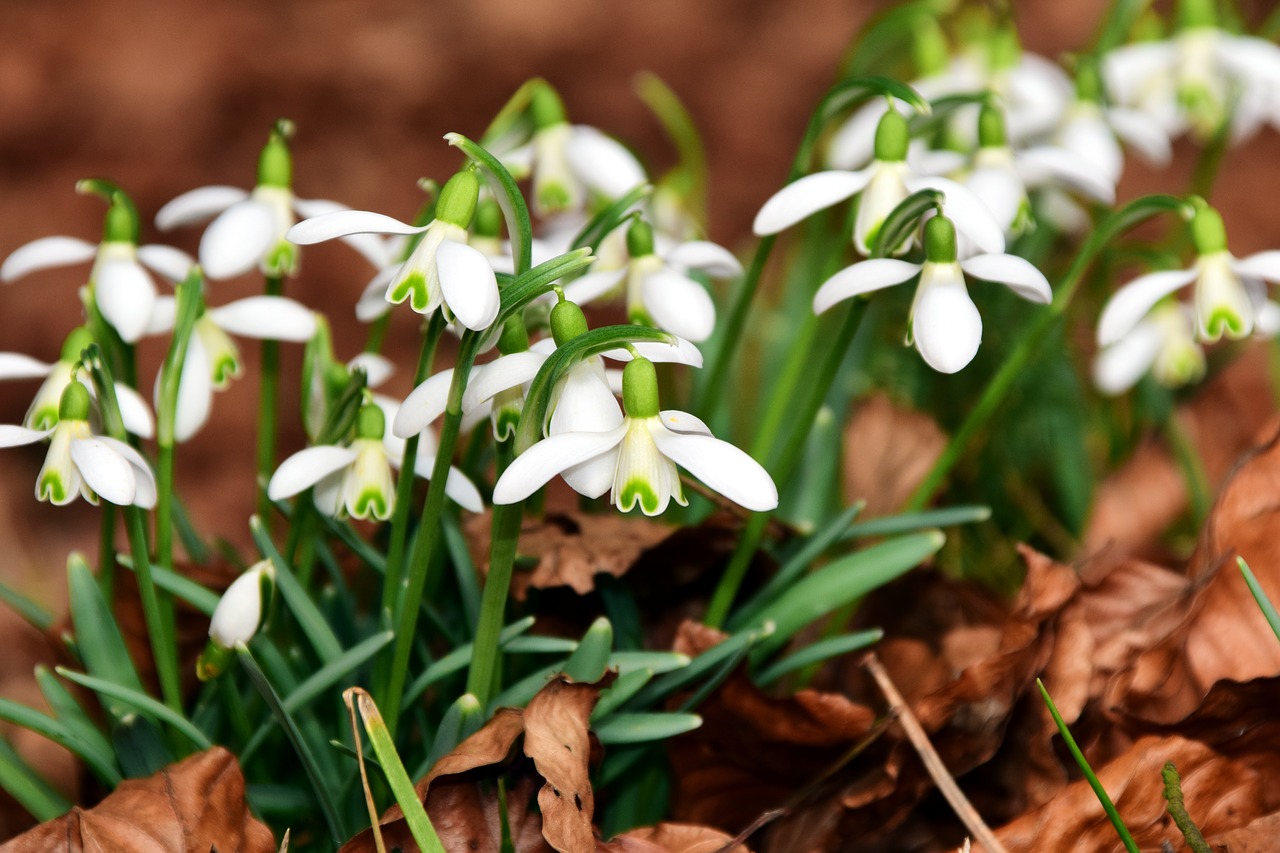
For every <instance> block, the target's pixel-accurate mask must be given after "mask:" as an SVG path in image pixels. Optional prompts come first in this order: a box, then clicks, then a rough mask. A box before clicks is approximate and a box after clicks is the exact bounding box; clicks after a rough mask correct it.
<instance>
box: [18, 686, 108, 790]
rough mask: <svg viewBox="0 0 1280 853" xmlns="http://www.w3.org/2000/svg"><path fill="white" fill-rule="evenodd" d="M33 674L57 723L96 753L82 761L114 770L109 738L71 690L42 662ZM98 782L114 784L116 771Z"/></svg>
mask: <svg viewBox="0 0 1280 853" xmlns="http://www.w3.org/2000/svg"><path fill="white" fill-rule="evenodd" d="M35 674H36V683H37V684H38V685H40V692H41V693H43V694H44V698H45V701H46V702H48V703H49V707H50V709H52V710H53V714H54V716H55V717H56V718H57V719H58V722H59V723H61V724H62V725H63V726H65V727H66V729H67V731H69V732H71V734H73V735H74V736H75V737H76V739H77V740H79V741H80V742H81V743H82V744H83V745H84V746H85V747H86V748H87V749H92V750H93V751H94V752H95V753H96V756H97V760H96V761H94V762H88V761H86V763H89V766H90V767H92V768H94V769H95V770H96V769H97V768H98V767H110V768H111V769H112V770H113V771H114V770H115V769H116V759H115V752H114V750H112V748H111V741H109V740H107V736H106V735H105V734H103V732H102V730H101V729H99V728H98V726H97V724H95V723H94V721H93V720H92V719H90V717H89V715H88V714H86V713H85V711H84V708H82V707H80V703H79V702H77V701H76V698H75V697H74V696H72V695H71V691H69V690H67V688H66V687H64V686H63V684H62V682H61V681H59V680H58V679H57V677H56V676H55V675H54V674H53V673H52V672H51V671H50V670H49V668H48V667H47V666H45V665H44V664H38V665H37V666H36V670H35ZM102 781H104V782H106V783H107V784H108V785H112V786H114V785H116V784H117V783H119V781H120V774H119V773H117V772H113V773H108V774H106V775H105V776H103V779H102Z"/></svg>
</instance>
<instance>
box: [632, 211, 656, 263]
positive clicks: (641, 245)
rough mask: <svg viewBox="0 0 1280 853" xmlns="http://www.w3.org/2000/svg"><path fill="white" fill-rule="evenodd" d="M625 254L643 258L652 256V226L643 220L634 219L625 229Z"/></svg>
mask: <svg viewBox="0 0 1280 853" xmlns="http://www.w3.org/2000/svg"><path fill="white" fill-rule="evenodd" d="M627 254H629V255H630V256H631V257H633V258H643V257H645V256H646V255H652V254H653V226H652V225H650V224H649V223H648V222H645V221H644V220H643V219H635V220H633V221H632V223H631V227H630V228H628V229H627Z"/></svg>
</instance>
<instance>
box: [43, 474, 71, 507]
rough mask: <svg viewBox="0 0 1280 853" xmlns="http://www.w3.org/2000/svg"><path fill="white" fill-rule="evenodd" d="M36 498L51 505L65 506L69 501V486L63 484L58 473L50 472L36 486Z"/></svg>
mask: <svg viewBox="0 0 1280 853" xmlns="http://www.w3.org/2000/svg"><path fill="white" fill-rule="evenodd" d="M36 497H37V498H39V499H40V500H42V501H48V502H49V503H54V504H64V503H66V502H67V500H68V497H67V484H66V483H64V482H62V477H61V476H60V475H59V474H58V472H57V471H48V472H46V473H45V475H44V476H43V477H41V478H40V482H39V483H38V484H37V485H36Z"/></svg>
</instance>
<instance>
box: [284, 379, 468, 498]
mask: <svg viewBox="0 0 1280 853" xmlns="http://www.w3.org/2000/svg"><path fill="white" fill-rule="evenodd" d="M394 407H395V403H394V401H383V400H375V401H374V402H372V403H366V404H365V405H364V406H362V407H361V408H360V412H359V415H358V416H357V421H356V431H355V438H353V439H352V440H351V442H350V443H349V444H347V445H332V444H319V445H315V446H313V447H308V448H306V449H305V450H300V451H298V452H297V453H295V454H293V455H292V456H290V457H289V458H288V459H286V460H285V461H284V462H282V463H281V464H280V467H279V468H277V469H276V472H275V474H273V475H272V477H271V481H270V483H268V485H267V495H268V496H269V497H270V498H271V499H272V500H283V499H284V498H288V497H292V496H293V495H296V494H298V493H299V492H302V491H305V490H306V489H314V492H313V494H312V499H313V500H314V501H315V506H316V509H318V510H319V511H320V512H322V513H324V514H325V515H329V516H332V517H334V518H342V517H343V516H345V515H350V516H351V517H352V518H361V519H375V520H378V521H386V520H387V519H389V518H390V517H391V514H392V513H393V512H394V511H395V500H396V488H395V481H394V479H393V477H392V473H391V471H392V468H398V467H399V466H400V464H401V461H402V459H403V457H404V444H403V442H402V441H399V440H398V439H396V438H395V437H394V436H391V435H390V433H389V432H388V431H387V429H386V423H387V420H388V419H389V418H391V419H394ZM435 457H436V448H435V444H434V439H433V437H431V436H430V434H429V433H424V434H423V437H422V438H420V439H419V443H418V455H417V459H416V461H415V464H414V473H415V474H417V475H418V476H420V477H423V478H430V475H431V469H432V467H433V466H434V465H435ZM445 494H446V495H448V496H449V497H450V498H452V499H453V500H454V502H456V503H457V504H458V505H459V506H461V507H462V508H463V509H467V510H470V511H471V512H480V511H481V510H483V509H484V502H483V501H482V499H481V497H480V493H479V491H478V490H477V489H476V487H475V485H474V484H473V483H472V482H471V481H470V480H469V479H467V477H466V475H464V474H463V473H462V472H461V471H458V470H457V469H456V468H453V467H450V469H449V475H448V478H447V479H446V481H445Z"/></svg>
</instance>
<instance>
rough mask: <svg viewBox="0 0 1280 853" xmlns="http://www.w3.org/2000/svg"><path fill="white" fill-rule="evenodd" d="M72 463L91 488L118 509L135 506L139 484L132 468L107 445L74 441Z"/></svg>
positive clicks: (80, 439)
mask: <svg viewBox="0 0 1280 853" xmlns="http://www.w3.org/2000/svg"><path fill="white" fill-rule="evenodd" d="M71 460H72V461H73V462H75V463H76V468H77V469H78V470H79V471H80V476H82V477H84V481H85V482H86V483H87V484H88V485H89V488H91V489H93V491H94V492H95V493H96V494H97V495H98V496H99V497H101V498H102V499H103V500H105V501H108V502H110V503H113V504H117V505H118V506H128V505H129V504H131V503H133V499H134V496H135V495H136V494H137V491H138V481H137V478H136V477H135V476H134V473H133V466H132V465H130V464H129V462H128V460H127V459H125V458H124V457H123V456H121V455H120V454H119V453H117V452H116V451H115V450H114V449H113V448H112V447H111V446H110V445H108V444H107V443H106V442H105V441H102V440H101V439H98V438H75V439H72V440H71Z"/></svg>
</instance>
